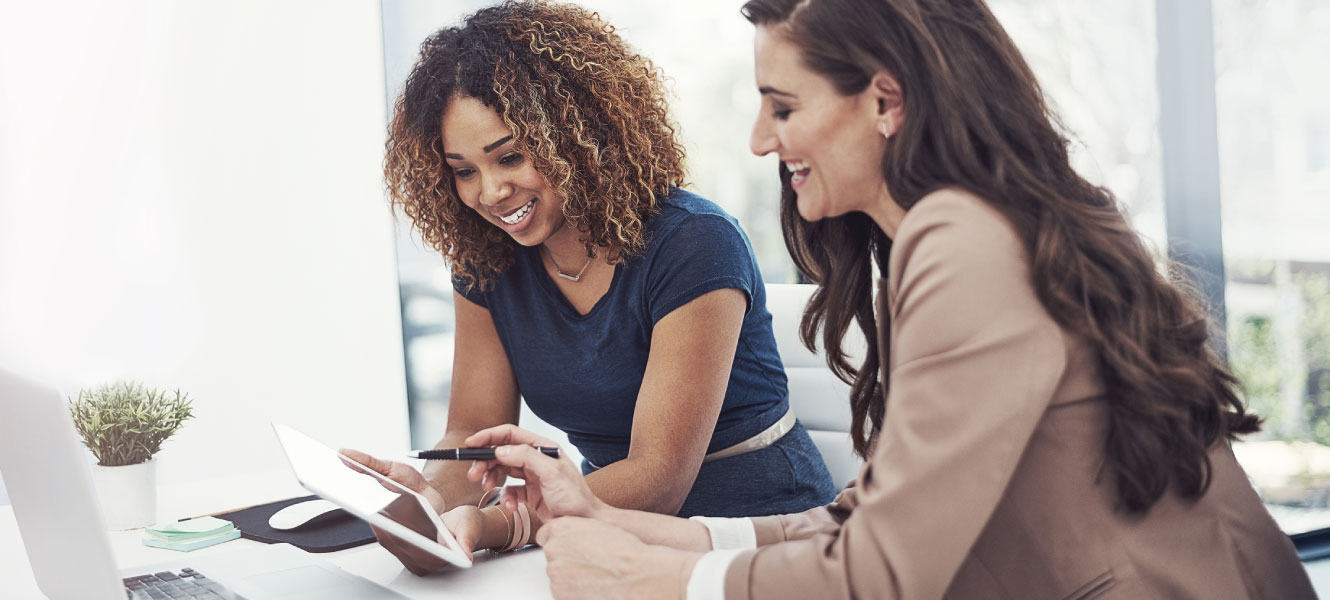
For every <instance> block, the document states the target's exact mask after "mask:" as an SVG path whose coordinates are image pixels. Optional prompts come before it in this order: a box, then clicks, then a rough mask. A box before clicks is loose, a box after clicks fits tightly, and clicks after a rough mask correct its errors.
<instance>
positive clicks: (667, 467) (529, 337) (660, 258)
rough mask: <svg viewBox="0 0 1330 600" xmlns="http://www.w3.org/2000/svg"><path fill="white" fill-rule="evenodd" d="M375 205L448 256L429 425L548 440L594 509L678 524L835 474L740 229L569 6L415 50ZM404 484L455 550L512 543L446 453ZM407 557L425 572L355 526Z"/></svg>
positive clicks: (605, 37) (494, 14)
mask: <svg viewBox="0 0 1330 600" xmlns="http://www.w3.org/2000/svg"><path fill="white" fill-rule="evenodd" d="M385 171H386V176H387V180H388V184H389V189H390V191H391V195H392V198H393V200H394V201H395V203H396V204H397V205H398V206H400V207H401V209H402V210H403V211H404V212H405V213H406V214H407V215H408V216H409V217H410V218H411V220H412V221H413V222H414V224H415V226H416V227H417V229H418V230H419V231H420V232H421V234H422V235H423V237H424V239H425V240H426V241H427V242H428V243H429V244H430V245H432V246H433V247H434V248H436V249H437V250H439V252H440V253H441V254H443V255H444V256H445V257H446V258H447V259H448V260H449V261H450V262H451V264H452V268H453V272H454V286H455V296H454V303H455V310H456V323H457V333H456V344H457V352H456V354H455V359H454V364H453V380H452V391H451V396H450V405H449V408H448V421H447V432H446V433H445V435H444V436H443V439H442V440H441V441H440V442H439V447H456V446H461V445H463V442H464V440H465V439H466V438H467V437H469V436H470V435H472V434H474V433H475V432H477V431H479V430H481V429H485V428H488V427H492V426H495V425H499V424H503V423H512V424H515V423H516V422H517V419H518V412H519V411H518V409H519V402H521V400H522V399H523V398H524V399H525V401H526V402H527V404H528V406H530V408H531V409H532V411H533V412H534V413H536V414H537V415H539V416H540V417H541V418H542V419H544V420H545V421H547V422H549V423H550V424H552V425H554V426H556V427H558V428H560V429H561V430H563V431H565V432H567V434H568V437H569V440H570V441H571V442H572V443H573V444H574V445H575V446H577V448H578V450H579V451H580V452H581V453H582V454H583V456H584V457H585V458H586V460H585V462H584V463H583V467H582V468H583V471H584V472H585V473H587V482H588V484H589V485H590V486H591V489H592V490H593V491H594V493H595V494H597V495H598V496H599V497H600V498H602V499H603V500H604V501H605V502H608V503H610V504H613V505H615V506H621V507H625V508H634V509H641V510H647V511H653V512H660V513H666V514H679V515H683V516H689V515H698V514H711V515H719V516H741V515H758V514H774V513H779V512H789V511H792V510H803V509H806V508H810V507H813V506H817V505H820V504H823V503H825V502H827V501H828V500H830V499H831V498H832V497H833V496H834V495H835V488H834V486H833V485H832V483H831V478H830V475H829V474H828V472H827V470H826V466H825V464H824V463H823V462H822V457H821V455H820V454H819V453H818V451H817V449H816V447H815V446H814V445H813V444H812V441H811V439H810V438H809V436H808V434H807V432H806V431H805V430H804V429H803V427H802V425H799V424H798V422H797V420H796V419H795V418H794V415H793V414H792V413H791V412H790V410H789V402H788V397H787V390H786V379H785V373H784V370H783V368H782V366H781V360H780V356H779V355H778V354H777V352H776V343H775V338H774V336H773V334H772V331H771V315H770V313H768V312H767V309H766V305H765V302H766V299H765V291H764V289H765V288H764V285H763V282H762V277H761V274H760V273H759V271H758V266H757V262H756V259H755V257H754V255H753V251H752V248H751V247H750V245H749V242H748V239H747V237H746V236H745V235H744V233H743V231H742V230H741V229H740V228H739V226H738V223H737V222H736V221H735V220H734V219H733V218H732V217H730V216H729V215H727V214H726V213H725V212H723V211H722V210H721V209H720V208H719V207H717V206H716V205H715V204H712V203H711V202H709V201H707V200H705V199H703V198H700V197H698V196H696V195H694V194H691V193H688V192H685V191H683V190H682V189H680V186H681V185H683V183H684V152H683V148H682V146H681V145H680V144H679V142H678V141H677V140H676V131H675V127H674V125H672V124H671V122H670V120H669V118H668V116H667V110H666V104H665V96H664V90H663V87H662V83H661V77H660V75H659V73H658V71H657V70H656V69H655V68H654V67H653V66H652V65H651V63H650V62H649V61H647V60H646V59H644V58H643V57H641V56H639V55H638V54H636V53H635V52H634V51H633V50H632V49H631V48H629V47H628V46H627V45H626V44H625V43H624V42H623V41H622V40H621V39H620V38H619V37H618V36H617V35H616V34H615V33H614V30H613V28H612V27H610V26H609V25H607V24H605V23H604V22H603V21H601V20H600V19H599V17H598V16H596V15H595V14H593V13H590V12H589V11H586V10H585V9H582V8H579V7H576V6H572V5H562V4H551V3H544V2H505V3H502V4H499V5H496V6H492V7H489V8H485V9H483V10H480V11H478V12H476V13H475V14H473V15H471V16H470V17H468V18H467V19H466V20H465V22H464V23H463V24H462V25H461V26H458V27H449V28H445V29H442V30H440V31H438V32H437V33H435V34H434V35H433V36H431V37H430V38H429V39H428V40H426V41H425V42H424V44H423V45H422V47H421V53H420V59H419V61H418V62H417V64H416V65H415V67H414V69H413V71H412V72H411V74H410V76H409V77H408V78H407V81H406V84H405V86H404V89H403V91H402V93H401V96H400V97H399V98H398V100H397V103H396V107H395V113H394V115H393V119H392V123H391V128H390V134H389V140H388V144H387V158H386V166H385ZM352 456H354V457H356V458H359V459H361V460H362V461H365V462H367V463H369V464H370V465H371V466H372V467H374V468H376V469H379V470H381V471H383V472H385V473H392V474H394V475H395V476H399V477H406V478H411V479H412V481H413V485H415V486H417V487H420V488H421V489H422V491H424V492H425V493H426V494H427V495H428V496H430V497H431V499H432V500H434V501H435V507H436V508H442V507H445V506H446V507H453V506H458V505H461V506H460V507H459V508H456V509H453V510H451V511H449V512H447V513H446V514H445V515H444V521H445V523H447V524H448V526H449V527H450V528H451V529H452V530H453V531H454V533H455V534H456V536H457V538H458V540H459V541H460V542H461V543H462V544H463V545H465V546H467V547H468V548H512V547H516V546H520V545H521V544H522V543H523V542H524V541H534V535H533V530H534V529H538V528H539V519H538V518H537V519H535V522H534V523H528V518H530V516H531V515H530V513H529V511H528V510H527V509H526V507H525V506H514V507H513V508H512V509H511V510H510V509H508V508H503V507H501V506H493V507H488V508H485V509H484V510H477V509H476V504H477V501H478V500H482V498H481V496H482V493H481V492H482V490H481V486H480V485H478V484H476V483H473V482H469V481H468V480H467V477H466V470H467V466H468V465H465V464H459V463H455V462H447V463H445V462H444V461H440V462H439V463H432V464H430V465H428V466H427V467H426V469H425V471H424V475H423V478H421V475H420V474H417V473H415V471H414V470H412V469H410V468H409V467H406V466H404V465H401V464H398V463H390V462H386V461H378V460H375V459H373V458H372V457H368V456H365V455H363V454H359V453H352ZM378 535H379V539H380V540H381V541H382V542H383V543H384V545H385V546H387V547H388V548H389V549H390V550H392V551H393V552H394V553H395V554H397V555H398V557H399V558H400V559H401V560H402V561H403V563H404V564H405V565H406V566H407V567H408V568H410V569H411V570H412V571H414V572H417V573H424V572H428V571H431V570H433V569H435V568H438V567H440V566H442V564H441V562H440V561H438V559H435V558H433V557H432V556H429V555H426V554H424V553H421V552H418V551H415V550H414V549H413V548H411V547H410V546H408V545H405V544H402V543H400V542H399V541H397V540H395V539H393V538H392V537H391V536H388V535H387V534H384V533H382V532H379V534H378Z"/></svg>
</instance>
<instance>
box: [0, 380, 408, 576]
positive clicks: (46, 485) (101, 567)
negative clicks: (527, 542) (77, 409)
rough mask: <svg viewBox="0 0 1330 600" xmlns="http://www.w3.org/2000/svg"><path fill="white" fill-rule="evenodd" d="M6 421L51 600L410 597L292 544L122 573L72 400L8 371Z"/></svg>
mask: <svg viewBox="0 0 1330 600" xmlns="http://www.w3.org/2000/svg"><path fill="white" fill-rule="evenodd" d="M0 415H4V418H3V419H0V473H3V475H4V480H5V485H6V487H7V488H8V493H9V498H10V503H11V504H12V505H13V510H14V518H15V520H16V521H17V523H18V529H19V534H20V535H21V537H22V538H23V545H24V549H25V550H26V551H27V554H28V559H29V562H30V563H31V565H32V572H33V576H34V578H35V579H36V581H37V586H38V587H39V588H40V589H41V590H42V592H43V593H44V594H46V596H47V597H49V598H52V599H54V600H61V599H77V600H97V599H105V600H124V599H125V598H126V597H130V598H135V597H162V596H163V595H165V597H177V595H178V594H181V593H187V594H190V595H196V596H201V597H213V598H245V599H249V600H262V599H265V598H310V599H314V598H318V599H320V600H322V599H327V598H344V599H352V598H355V599H360V598H405V596H402V595H401V594H398V593H396V592H394V591H392V590H389V589H388V588H385V587H383V586H380V585H378V584H376V583H373V582H371V581H369V580H367V579H364V578H362V577H359V576H355V575H352V574H350V573H347V572H345V571H343V570H342V569H340V568H338V567H337V566H335V565H333V564H331V563H328V562H326V561H322V560H319V559H318V558H316V557H314V556H312V555H310V554H307V553H305V552H302V551H300V550H298V549H296V548H293V547H291V546H288V545H286V544H280V545H273V546H265V547H261V548H256V549H253V550H249V549H246V550H240V551H235V552H231V553H225V554H219V555H214V556H207V557H190V556H183V557H181V559H179V560H175V561H170V562H165V563H161V564H159V565H153V566H151V567H144V568H141V569H132V570H127V571H120V570H119V569H118V568H117V566H116V562H115V556H114V554H113V553H112V551H111V543H110V539H109V538H108V536H107V534H106V528H105V524H104V522H103V520H102V517H101V512H100V510H99V507H98V506H97V501H96V500H95V496H94V495H93V489H92V481H91V480H90V478H89V476H88V474H87V470H86V466H85V464H84V458H83V454H82V452H81V451H80V449H79V447H80V445H81V444H80V442H79V440H78V438H77V437H76V435H75V433H74V424H73V422H72V420H71V419H70V416H69V408H68V405H67V403H66V401H65V399H64V398H62V397H61V396H60V394H59V393H57V392H55V391H54V390H51V389H48V388H46V387H43V386H41V385H38V384H35V383H33V382H31V381H28V380H26V379H23V378H21V377H19V376H17V375H15V374H13V373H10V372H8V371H5V370H3V369H0ZM149 588H157V589H165V590H174V591H175V594H172V593H170V592H169V591H160V592H156V593H153V592H151V591H149ZM3 595H4V592H3V589H0V596H3Z"/></svg>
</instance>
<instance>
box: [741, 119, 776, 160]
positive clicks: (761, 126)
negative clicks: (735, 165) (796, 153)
mask: <svg viewBox="0 0 1330 600" xmlns="http://www.w3.org/2000/svg"><path fill="white" fill-rule="evenodd" d="M779 146H780V141H779V140H778V139H776V132H775V129H774V128H773V127H772V126H771V123H770V122H769V120H768V119H765V118H763V115H761V114H759V115H758V116H757V119H756V120H755V121H753V133H752V135H751V136H750V137H749V138H748V149H749V150H751V151H752V152H753V154H756V155H758V156H766V155H768V154H770V153H772V152H775V151H776V148H778V147H779Z"/></svg>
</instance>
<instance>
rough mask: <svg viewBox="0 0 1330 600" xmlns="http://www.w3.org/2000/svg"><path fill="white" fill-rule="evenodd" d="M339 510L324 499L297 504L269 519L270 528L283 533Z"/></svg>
mask: <svg viewBox="0 0 1330 600" xmlns="http://www.w3.org/2000/svg"><path fill="white" fill-rule="evenodd" d="M339 508H340V507H339V506H337V505H336V504H333V503H332V502H329V501H327V500H324V499H322V498H318V499H315V500H306V501H304V502H297V503H295V504H292V505H291V506H288V507H286V508H283V509H282V510H279V511H277V512H275V513H273V514H272V516H271V517H268V526H269V527H272V528H273V529H279V530H282V531H285V530H288V529H295V528H297V527H300V526H301V525H304V524H305V523H308V522H310V521H312V520H314V519H315V517H318V516H319V515H322V514H327V513H329V512H331V511H334V510H338V509H339Z"/></svg>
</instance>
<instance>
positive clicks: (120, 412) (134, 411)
mask: <svg viewBox="0 0 1330 600" xmlns="http://www.w3.org/2000/svg"><path fill="white" fill-rule="evenodd" d="M69 412H70V413H71V414H73V416H74V428H75V429H77V430H78V432H79V435H81V436H83V443H84V444H85V445H87V446H88V449H89V450H91V451H92V453H93V455H94V456H96V457H97V464H99V465H102V466H105V467H116V466H123V465H136V464H139V463H141V462H147V461H148V459H150V458H152V455H154V454H156V453H157V451H158V450H159V449H161V447H162V442H164V441H166V439H167V438H169V437H171V436H172V435H173V434H175V432H176V430H178V429H180V425H181V424H182V423H184V422H185V420H186V419H190V418H193V417H194V409H193V404H192V402H191V401H190V399H189V394H181V393H180V390H176V391H175V393H174V395H172V394H170V393H168V392H163V391H160V390H156V389H150V388H147V387H145V386H144V385H143V384H141V383H139V382H137V381H128V382H126V381H118V382H114V383H108V384H103V385H100V386H98V387H95V388H91V389H83V390H81V391H79V397H78V400H74V399H72V398H71V399H70V403H69Z"/></svg>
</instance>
